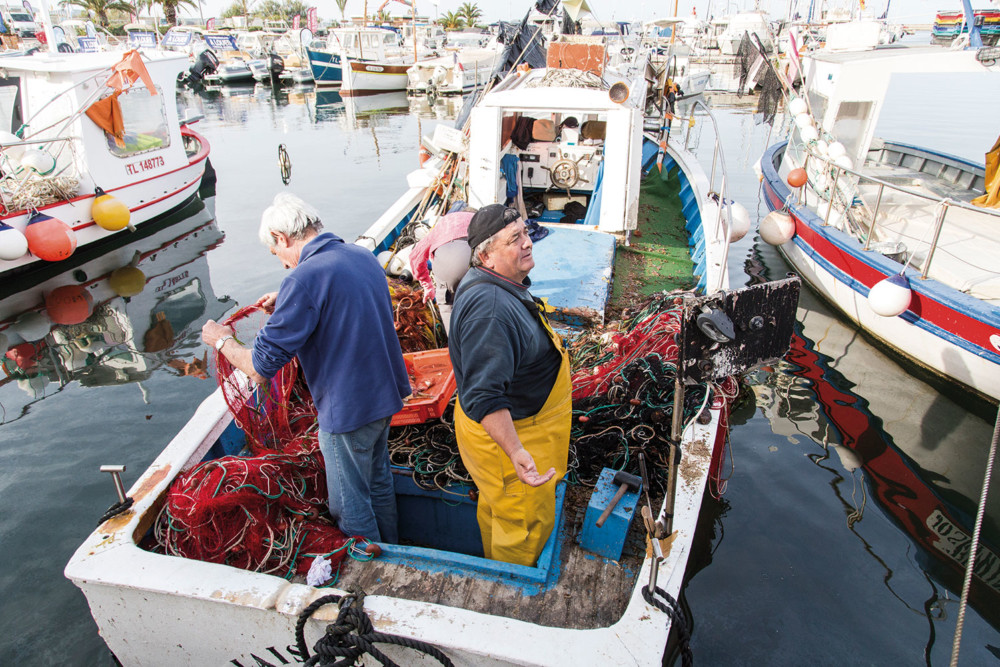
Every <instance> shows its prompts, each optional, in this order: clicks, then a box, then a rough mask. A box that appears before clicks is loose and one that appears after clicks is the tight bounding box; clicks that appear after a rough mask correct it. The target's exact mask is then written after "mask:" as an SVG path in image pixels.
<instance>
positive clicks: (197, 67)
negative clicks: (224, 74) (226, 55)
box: [184, 49, 219, 86]
mask: <svg viewBox="0 0 1000 667" xmlns="http://www.w3.org/2000/svg"><path fill="white" fill-rule="evenodd" d="M217 69H219V56H217V55H215V51H212V50H210V49H205V50H204V51H202V52H201V53H199V54H198V57H197V58H195V61H194V64H193V65H191V67H190V69H188V73H187V76H186V77H185V79H184V83H185V84H188V85H192V86H196V85H199V84H201V83H202V81H204V79H205V76H206V75H208V74H213V73H214V72H215V71H216V70H217Z"/></svg>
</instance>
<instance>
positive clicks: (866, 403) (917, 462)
mask: <svg viewBox="0 0 1000 667" xmlns="http://www.w3.org/2000/svg"><path fill="white" fill-rule="evenodd" d="M797 319H798V322H799V324H798V325H797V327H796V332H795V334H794V335H793V337H792V345H791V351H790V352H789V354H788V355H787V357H786V360H785V361H784V362H782V363H781V364H779V365H778V367H777V368H776V369H775V370H774V372H772V373H767V372H762V373H761V375H760V377H759V378H758V379H759V380H760V382H759V384H757V386H756V387H755V390H756V392H757V403H758V406H759V407H760V408H761V410H762V411H763V413H764V414H765V415H766V416H767V418H768V420H769V422H770V424H771V429H772V431H773V432H774V433H776V434H778V435H782V436H785V437H787V438H788V439H789V440H790V441H792V442H800V443H804V444H805V445H811V446H812V449H811V451H810V452H809V453H808V454H807V456H808V457H809V458H810V459H811V460H812V461H813V463H814V464H815V465H817V466H819V467H821V468H822V469H824V470H826V471H827V472H828V473H829V475H830V477H829V485H830V489H831V491H832V492H833V494H834V496H835V497H836V498H837V502H839V503H840V504H841V505H842V507H843V511H844V515H845V520H846V523H847V526H848V528H849V529H850V531H851V532H852V533H853V534H854V535H855V536H856V537H857V539H859V540H860V541H861V542H862V544H863V548H864V549H865V551H866V552H867V553H868V554H869V556H870V558H871V559H873V560H874V561H876V562H877V563H878V564H879V567H880V568H881V569H883V570H884V573H885V574H884V578H883V581H884V584H885V586H886V587H887V588H888V589H889V590H890V592H891V593H892V594H893V595H894V596H895V597H896V598H897V599H899V600H900V601H901V602H903V603H904V604H905V605H906V606H907V607H908V608H910V609H911V610H913V611H916V612H918V613H921V614H926V615H927V618H928V622H931V621H934V620H936V619H938V618H940V617H941V616H942V614H943V613H944V605H945V604H946V603H948V604H952V605H954V603H955V602H956V598H957V597H958V595H959V594H960V592H961V589H962V578H963V574H964V568H965V564H966V561H967V559H968V555H969V550H970V548H971V534H972V530H973V525H974V521H975V514H976V509H977V505H978V502H979V496H980V491H981V488H982V485H983V476H984V473H985V469H986V462H987V453H988V448H989V443H990V439H991V436H992V429H993V426H992V424H990V423H987V422H985V421H983V420H982V419H981V418H979V417H978V416H976V415H974V414H972V413H970V412H968V411H967V410H966V409H965V408H964V406H962V405H959V404H956V403H955V402H953V401H952V400H951V399H949V398H947V397H946V396H945V395H943V394H941V393H939V392H938V391H937V390H935V389H934V388H932V387H931V386H929V385H927V384H924V383H922V382H920V381H919V380H916V379H914V378H913V377H912V376H910V375H908V374H907V373H906V371H905V370H904V369H903V368H901V367H900V366H898V365H897V364H895V363H893V362H892V361H891V360H889V359H888V358H886V357H885V356H884V355H883V354H881V353H880V352H879V351H878V350H876V349H875V348H874V347H872V346H871V345H870V344H868V343H867V342H866V341H865V340H863V339H862V337H861V335H860V334H859V333H858V332H857V331H856V330H854V329H853V328H849V327H847V326H844V325H843V324H842V323H841V322H840V321H839V320H838V318H837V317H836V316H835V315H833V314H832V313H831V312H830V311H829V310H828V309H827V307H826V306H825V305H824V304H821V303H820V302H818V301H817V299H816V297H815V296H813V295H812V294H811V293H809V292H807V291H806V290H803V294H802V300H801V302H800V308H799V312H798V316H797ZM871 503H874V504H875V505H877V509H876V508H874V507H872V505H871ZM873 509H875V516H873V517H869V516H868V515H869V514H870V513H871V512H872V510H873ZM884 517H887V518H889V519H890V520H891V521H892V522H893V523H894V524H895V525H896V526H898V527H899V528H900V529H902V530H903V531H904V532H905V534H906V535H907V537H908V538H909V540H910V541H911V542H912V544H913V545H915V546H916V547H917V548H918V551H916V552H915V554H914V555H915V557H916V559H917V561H918V562H919V563H920V567H921V569H922V570H923V574H924V576H925V577H926V580H927V585H928V586H929V588H930V591H931V592H930V593H928V594H927V595H928V597H925V598H921V597H918V596H920V595H923V594H924V593H922V592H921V590H923V591H927V590H928V589H927V588H926V587H925V588H923V589H921V587H919V586H913V585H912V584H911V585H909V586H902V585H898V584H897V583H896V581H897V579H898V578H899V577H897V573H895V572H894V571H893V568H892V566H891V565H889V563H888V561H892V560H896V559H898V557H899V554H898V553H895V554H890V553H887V552H886V547H885V546H884V545H881V546H880V545H876V544H873V543H870V542H869V541H868V539H867V538H866V537H865V535H866V533H867V531H865V530H863V529H864V525H863V524H864V522H865V520H866V519H868V518H871V519H872V520H874V521H876V522H880V521H881V520H882V518H884ZM998 519H1000V498H998V497H997V494H993V495H992V497H991V498H990V500H989V502H988V503H987V508H986V519H985V522H984V526H983V533H982V539H981V544H980V550H979V551H978V552H977V563H976V570H975V573H976V576H975V577H974V579H973V590H972V594H971V603H972V605H973V607H974V608H975V609H976V610H977V611H978V612H979V613H980V614H981V615H982V616H983V617H984V618H985V619H986V620H987V621H989V622H990V623H992V624H993V625H994V626H1000V606H998V605H997V603H998V602H1000V558H998V557H997V554H998V553H1000V551H998V549H997V544H998V541H997V538H998V537H1000V530H998ZM900 576H901V577H902V578H903V579H904V580H905V579H906V575H905V574H903V575H900ZM955 607H956V608H957V605H955ZM933 632H934V630H933V626H931V634H932V635H933ZM929 641H930V642H931V643H933V640H929Z"/></svg>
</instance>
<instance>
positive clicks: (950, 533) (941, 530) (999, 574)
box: [927, 510, 1000, 591]
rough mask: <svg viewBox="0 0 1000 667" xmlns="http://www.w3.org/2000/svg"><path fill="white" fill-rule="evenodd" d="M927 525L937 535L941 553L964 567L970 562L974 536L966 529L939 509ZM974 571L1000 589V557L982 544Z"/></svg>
mask: <svg viewBox="0 0 1000 667" xmlns="http://www.w3.org/2000/svg"><path fill="white" fill-rule="evenodd" d="M927 527H928V528H930V529H931V531H932V532H933V533H934V535H936V536H937V538H938V539H937V541H936V542H934V546H935V547H936V548H937V549H938V550H939V551H940V552H941V553H943V554H944V555H946V556H948V557H949V558H951V559H952V560H954V561H955V562H956V563H958V564H959V565H961V566H963V567H964V566H965V565H966V563H968V561H969V548H970V547H971V545H972V538H971V537H969V535H968V534H967V533H966V532H965V531H963V530H962V529H961V528H959V527H958V526H956V525H955V524H953V523H952V522H951V521H949V520H948V519H947V517H945V516H944V514H942V513H941V512H940V511H938V510H934V511H933V512H932V513H931V515H930V516H929V517H927ZM973 572H974V573H975V575H976V576H977V577H979V579H980V580H981V581H982V582H983V583H985V584H987V585H988V586H989V587H990V588H993V589H994V590H998V591H1000V558H998V557H997V555H996V554H995V553H993V552H992V551H990V550H989V549H987V548H986V547H985V546H984V545H982V544H980V545H979V552H978V553H977V555H976V566H975V568H973Z"/></svg>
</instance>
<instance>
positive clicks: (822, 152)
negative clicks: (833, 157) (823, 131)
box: [816, 139, 830, 157]
mask: <svg viewBox="0 0 1000 667" xmlns="http://www.w3.org/2000/svg"><path fill="white" fill-rule="evenodd" d="M816 152H817V153H819V156H820V157H826V156H827V155H829V154H830V144H828V143H826V141H824V140H823V139H820V140H819V141H817V142H816Z"/></svg>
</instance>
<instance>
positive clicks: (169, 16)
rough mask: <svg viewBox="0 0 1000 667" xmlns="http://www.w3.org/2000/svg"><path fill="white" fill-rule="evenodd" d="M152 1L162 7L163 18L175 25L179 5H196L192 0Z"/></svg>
mask: <svg viewBox="0 0 1000 667" xmlns="http://www.w3.org/2000/svg"><path fill="white" fill-rule="evenodd" d="M154 3H155V4H157V5H159V6H160V7H162V8H163V18H164V19H166V21H167V23H168V24H170V25H177V10H178V9H180V8H181V7H185V6H187V7H197V6H198V4H197V3H196V2H195V1H194V0H154Z"/></svg>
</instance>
